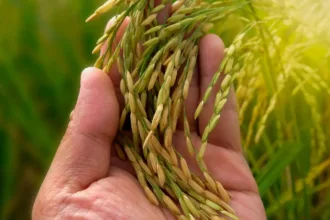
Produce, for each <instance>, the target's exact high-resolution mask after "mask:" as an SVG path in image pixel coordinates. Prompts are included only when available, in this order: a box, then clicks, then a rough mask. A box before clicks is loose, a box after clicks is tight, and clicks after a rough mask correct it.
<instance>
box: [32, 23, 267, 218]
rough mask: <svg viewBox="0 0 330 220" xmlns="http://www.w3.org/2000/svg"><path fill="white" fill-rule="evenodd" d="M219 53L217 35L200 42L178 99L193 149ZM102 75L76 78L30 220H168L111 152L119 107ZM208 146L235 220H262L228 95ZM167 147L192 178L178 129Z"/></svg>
mask: <svg viewBox="0 0 330 220" xmlns="http://www.w3.org/2000/svg"><path fill="white" fill-rule="evenodd" d="M123 28H124V27H123ZM118 37H120V33H119V35H118ZM223 53H224V45H223V43H222V41H221V40H220V39H219V38H218V37H217V36H215V35H207V36H205V37H204V38H202V40H201V41H200V50H199V61H198V68H197V70H196V72H195V74H194V76H193V79H192V83H191V87H190V90H189V96H188V98H187V100H186V106H187V110H188V112H187V117H188V119H189V124H190V129H191V132H192V139H193V142H194V145H195V146H200V142H201V139H200V134H201V133H202V131H203V130H204V128H205V126H206V124H207V122H208V120H209V117H210V115H211V113H212V111H213V104H214V100H215V95H216V93H215V92H214V93H213V94H212V95H211V97H210V99H209V102H208V103H207V104H206V105H205V107H204V110H203V112H202V113H201V115H200V117H199V119H198V120H197V121H195V120H194V119H193V114H194V111H195V109H196V107H197V105H198V103H199V100H200V97H202V95H203V94H204V92H205V90H206V88H207V86H208V85H209V82H210V81H211V79H212V76H213V74H214V73H215V72H216V70H217V68H218V66H219V65H220V62H221V60H222V58H223ZM109 75H110V77H109V76H108V75H107V74H105V73H104V72H103V71H101V70H98V69H95V68H88V69H86V70H85V71H84V72H83V73H82V77H81V88H80V93H79V97H78V101H77V104H76V107H75V110H74V114H73V116H72V118H71V121H70V123H69V126H68V129H67V132H66V134H65V136H64V138H63V140H62V142H61V144H60V146H59V148H58V150H57V153H56V155H55V158H54V160H53V163H52V165H51V167H50V169H49V171H48V174H47V176H46V178H45V180H44V182H43V184H42V186H41V189H40V191H39V194H38V196H37V199H36V201H35V204H34V208H33V219H34V220H38V219H71V218H73V219H136V220H139V219H159V220H161V219H175V218H174V216H172V215H171V214H170V213H169V212H168V211H167V210H165V209H162V208H160V207H157V206H154V205H152V204H151V203H150V202H149V201H148V199H147V198H146V197H145V195H144V192H143V190H142V189H141V188H140V186H139V184H138V182H137V180H136V178H135V177H134V175H132V170H131V167H130V165H129V164H128V163H125V162H123V161H121V160H119V159H118V158H117V156H116V155H115V154H114V152H112V149H113V139H114V137H115V135H116V133H117V128H118V120H119V111H120V109H121V108H122V105H123V100H122V98H121V95H120V88H119V84H120V83H119V82H120V81H119V80H120V76H119V73H118V71H117V70H116V68H112V70H111V72H110V74H109ZM215 90H216V89H215ZM208 140H209V144H208V147H207V151H206V153H205V157H204V160H205V164H206V165H207V167H208V169H209V171H210V173H211V174H212V175H213V176H214V178H215V179H216V180H218V181H219V182H221V183H222V184H223V186H224V187H225V188H226V189H227V190H228V191H229V193H230V195H231V197H232V200H231V206H232V207H233V209H234V210H235V211H236V213H237V215H238V217H239V218H240V219H244V220H245V219H247V220H248V219H251V220H252V219H253V220H259V219H260V220H263V219H266V215H265V212H264V207H263V204H262V202H261V199H260V196H259V193H258V188H257V185H256V183H255V180H254V178H253V176H252V173H251V171H250V169H249V167H248V164H247V163H246V161H245V159H244V157H243V155H242V149H241V143H240V132H239V122H238V114H237V106H236V101H235V94H234V90H233V89H232V90H231V92H230V95H229V98H228V102H227V103H226V105H225V107H224V109H223V112H222V114H221V119H220V122H219V124H218V125H217V127H216V128H215V129H214V131H213V132H212V133H211V134H210V136H209V139H208ZM173 142H174V146H177V147H178V151H179V152H180V153H181V154H182V155H183V156H184V157H185V158H186V160H187V162H188V164H189V166H190V168H191V169H192V170H193V171H194V172H196V173H197V174H198V169H197V164H196V162H195V159H194V158H191V157H190V156H189V154H188V152H187V150H186V147H185V136H184V132H183V126H182V124H181V123H179V124H178V129H177V131H176V133H175V135H174V137H173Z"/></svg>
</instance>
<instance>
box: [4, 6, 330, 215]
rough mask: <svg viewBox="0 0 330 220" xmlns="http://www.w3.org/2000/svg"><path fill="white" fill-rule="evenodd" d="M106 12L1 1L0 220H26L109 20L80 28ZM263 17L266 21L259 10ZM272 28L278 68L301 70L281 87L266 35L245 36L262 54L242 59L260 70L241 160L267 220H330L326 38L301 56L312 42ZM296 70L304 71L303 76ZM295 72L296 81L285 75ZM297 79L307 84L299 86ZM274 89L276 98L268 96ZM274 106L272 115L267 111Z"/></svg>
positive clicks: (247, 90)
mask: <svg viewBox="0 0 330 220" xmlns="http://www.w3.org/2000/svg"><path fill="white" fill-rule="evenodd" d="M102 2H103V1H102V0H93V1H84V2H83V3H82V2H80V1H63V0H58V1H51V2H50V1H42V0H0V164H1V166H0V167H1V187H0V213H1V216H0V218H1V219H28V218H30V217H29V216H30V212H31V207H32V204H33V200H34V197H35V195H36V193H37V190H38V188H39V186H40V183H41V181H42V179H43V177H44V174H45V172H46V171H47V168H48V166H49V163H50V161H51V158H52V156H53V154H54V152H55V150H56V147H57V145H58V144H59V141H60V138H61V136H62V135H63V132H64V130H65V128H66V124H67V122H68V119H69V114H70V112H71V110H72V108H73V107H74V103H75V99H76V96H77V92H78V86H79V76H80V72H81V70H82V69H83V68H85V67H87V66H89V65H92V64H93V61H94V60H95V57H94V56H92V55H91V53H90V51H91V50H92V49H93V47H94V45H95V41H96V40H97V39H98V37H99V36H100V34H101V31H102V30H103V28H104V26H105V23H106V20H107V19H108V17H107V16H103V17H102V18H100V19H99V20H97V21H96V22H92V23H89V24H86V23H85V22H84V21H85V19H86V18H87V17H88V15H90V14H91V12H92V11H93V10H94V9H95V8H97V6H99V5H100V4H101V3H102ZM291 2H294V1H293V0H291ZM259 14H260V16H265V13H264V12H263V11H262V10H260V11H259ZM241 23H242V20H239V19H237V18H235V17H229V18H228V19H226V21H224V23H222V24H221V25H220V26H216V28H215V30H216V32H217V33H219V34H220V35H221V36H222V37H223V39H224V40H225V42H226V44H227V45H228V44H229V43H230V42H231V40H232V38H233V33H236V32H237V30H239V29H240V28H241ZM266 25H269V26H270V24H266ZM276 25H277V26H276ZM281 25H282V26H281ZM293 26H294V25H293ZM271 27H272V28H274V27H276V28H275V29H276V30H277V31H278V32H276V33H273V32H272V33H273V34H276V35H278V36H277V37H279V38H281V39H282V41H281V43H279V44H277V45H278V48H279V50H281V51H283V54H282V55H283V59H284V63H283V65H282V68H283V67H284V68H286V69H287V68H289V66H290V65H291V64H292V63H295V64H297V65H296V67H297V68H296V69H289V70H288V71H287V72H288V73H289V75H288V76H287V78H285V77H286V75H285V74H284V75H283V77H284V78H285V79H286V80H287V82H288V83H287V84H286V85H285V86H284V87H283V88H282V87H281V84H280V82H281V77H282V76H281V75H280V74H279V73H278V72H280V71H279V67H278V65H276V64H275V63H271V62H269V60H268V61H267V58H264V57H265V55H264V54H263V53H264V51H265V49H266V52H267V53H268V52H269V51H268V50H270V52H269V54H270V55H269V58H271V59H273V58H274V57H275V58H274V60H276V54H275V53H274V52H273V53H272V52H271V50H272V49H274V48H268V47H267V45H263V42H261V41H258V39H260V37H258V36H260V35H262V31H261V32H259V33H258V32H256V33H254V35H253V34H252V36H250V38H249V42H250V43H251V44H250V45H260V48H254V49H251V48H250V49H249V46H247V47H246V48H245V49H247V50H251V51H252V55H251V56H252V58H256V57H257V58H258V60H251V62H249V63H248V64H244V65H243V67H245V70H249V68H256V67H258V66H259V64H260V69H251V75H249V74H246V73H243V74H242V77H241V78H239V80H238V84H239V85H241V86H238V90H239V91H238V100H239V104H240V106H241V112H240V114H241V115H240V116H241V121H242V136H243V137H242V139H243V146H244V149H245V153H246V155H247V158H248V160H249V163H250V165H251V168H252V170H253V173H254V175H255V176H256V179H257V182H258V184H259V187H260V191H261V194H262V197H263V201H264V203H265V206H266V210H267V214H268V216H269V219H323V220H328V219H330V190H329V186H330V181H329V175H330V171H329V170H330V160H329V152H330V150H329V136H330V133H329V128H328V126H330V113H329V102H330V99H329V93H328V91H329V90H327V89H328V88H327V85H329V84H330V83H329V82H330V80H329V75H330V74H329V66H330V65H329V63H330V62H329V60H330V58H329V53H328V52H329V51H330V49H329V45H330V44H329V42H330V38H328V37H329V36H330V35H324V34H323V35H322V33H321V36H325V39H321V40H320V41H319V42H317V43H315V42H313V45H312V46H311V47H308V48H305V49H304V50H303V49H301V48H298V49H300V52H299V50H297V43H296V41H297V38H298V39H299V42H302V44H303V43H304V42H308V43H309V42H310V41H309V40H307V39H305V38H304V37H305V36H304V37H303V38H301V37H299V34H296V32H297V33H298V32H299V31H300V32H301V30H300V29H299V30H298V28H297V27H296V26H294V27H295V28H293V29H292V26H290V28H288V27H287V26H285V27H284V25H283V24H278V23H276V24H272V26H271ZM327 27H329V25H328V26H327ZM309 30H310V31H312V30H311V29H309ZM324 30H325V28H324ZM293 33H294V34H293ZM255 36H257V38H254V37H255ZM256 39H257V40H256ZM266 41H267V39H266ZM268 42H269V44H271V43H270V42H271V40H269V39H268ZM291 44H294V48H295V49H292V48H291V49H292V51H290V47H289V46H290V45H291ZM263 46H264V48H263ZM278 48H277V49H278ZM284 51H285V53H284ZM297 51H298V52H299V53H298V54H299V59H298V56H296V54H297V53H296V52H297ZM274 54H275V55H274ZM293 58H297V60H290V59H293ZM300 63H307V64H308V66H299V68H301V69H299V68H298V64H300ZM308 68H311V69H308ZM272 69H273V71H274V72H276V73H274V74H276V75H274V77H273V78H274V79H268V78H267V75H265V74H261V73H265V72H266V74H270V75H271V70H272ZM277 71H278V72H277ZM294 71H297V74H296V75H295V74H291V72H292V73H294ZM299 71H302V72H304V71H305V73H306V74H305V75H301V76H300V75H299V74H300V73H301V72H299ZM313 71H317V72H313ZM253 73H260V74H259V75H260V77H259V75H253ZM308 73H312V74H314V75H313V77H312V76H310V75H308ZM277 76H281V77H279V78H278V79H276V77H277ZM307 76H308V77H309V78H308V77H307ZM271 78H272V77H271ZM251 79H255V81H253V82H252V83H255V84H251V81H252V80H251ZM272 80H273V83H275V84H277V85H278V87H279V88H280V89H278V90H277V91H278V92H274V91H273V92H272V91H268V90H267V89H265V88H266V86H264V85H265V84H267V83H269V82H270V83H272ZM251 85H252V86H251ZM308 85H310V86H308ZM302 88H303V89H302ZM315 88H316V89H315ZM246 94H250V95H251V96H252V98H249V97H246ZM274 97H275V98H274ZM272 98H273V99H272ZM274 99H275V100H276V104H275V103H273V104H274V105H275V106H276V107H274V108H269V105H270V104H271V103H272V102H271V100H274ZM274 102H275V101H274ZM254 106H257V107H258V108H257V107H254ZM265 115H267V118H266V119H264V118H265V117H264V116H265ZM260 136H261V137H262V138H260ZM260 139H261V140H260ZM320 149H321V150H320Z"/></svg>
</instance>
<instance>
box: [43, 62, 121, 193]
mask: <svg viewBox="0 0 330 220" xmlns="http://www.w3.org/2000/svg"><path fill="white" fill-rule="evenodd" d="M118 118H119V107H118V102H117V99H116V95H115V91H114V87H113V84H112V82H111V80H110V78H109V77H108V75H106V74H105V73H104V72H103V71H101V70H99V69H96V68H88V69H86V70H84V71H83V73H82V75H81V87H80V92H79V97H78V101H77V104H76V107H75V109H74V112H73V114H72V117H71V121H70V123H69V126H68V129H67V132H66V134H65V136H64V138H63V140H62V142H61V144H60V146H59V148H58V150H57V153H56V155H55V158H54V160H53V163H52V165H51V168H50V169H49V172H48V174H47V176H46V179H45V181H44V186H43V187H44V188H46V190H49V189H50V188H51V187H57V188H59V189H66V190H68V191H70V192H76V191H79V190H81V189H84V188H86V187H87V186H88V185H90V184H91V183H93V182H94V181H97V180H99V179H101V178H104V177H105V176H106V175H107V172H108V169H109V165H110V146H111V144H112V141H113V139H114V137H115V135H116V132H117V128H118ZM48 186H49V187H48Z"/></svg>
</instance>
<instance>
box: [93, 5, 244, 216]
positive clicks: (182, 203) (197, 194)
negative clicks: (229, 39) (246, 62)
mask: <svg viewBox="0 0 330 220" xmlns="http://www.w3.org/2000/svg"><path fill="white" fill-rule="evenodd" d="M119 3H120V4H123V5H125V7H124V8H123V11H122V12H121V13H120V14H119V15H117V16H116V19H114V22H113V24H112V26H111V28H109V29H108V30H107V31H106V33H105V34H103V35H102V36H101V37H100V38H99V39H98V41H97V44H96V47H95V48H94V50H93V53H94V54H96V53H98V52H99V51H100V49H101V48H102V47H103V45H108V48H107V52H106V53H105V54H102V55H100V56H99V58H98V59H97V61H96V63H95V65H96V66H98V67H103V68H104V70H105V71H107V72H109V70H110V68H111V70H112V67H113V66H114V64H116V66H115V67H116V68H113V69H115V70H116V71H118V73H119V74H120V77H121V78H120V79H119V81H118V82H120V84H119V85H120V92H121V94H122V96H123V98H124V101H125V106H124V108H123V110H122V113H121V116H120V123H119V132H118V135H117V137H116V140H117V139H118V144H117V145H115V148H116V150H117V152H118V155H119V156H120V157H121V158H122V159H126V158H127V159H128V160H129V161H130V162H131V164H132V166H133V167H134V170H135V173H136V177H137V179H138V181H139V184H140V185H141V187H142V189H143V190H144V192H145V195H146V197H147V198H148V199H149V200H150V202H151V203H152V204H154V205H157V206H163V207H164V208H167V209H168V210H169V211H170V212H171V213H172V214H173V215H174V216H176V217H177V218H178V219H186V220H187V219H188V220H194V219H202V220H204V219H221V217H220V215H219V211H222V215H225V216H227V217H230V218H232V217H233V216H234V217H235V214H234V212H233V210H232V209H231V207H230V206H229V205H228V204H227V203H228V202H229V195H228V194H227V193H226V191H225V189H224V188H223V187H222V185H221V184H220V183H218V182H216V180H214V179H213V177H212V176H211V175H210V173H209V172H208V171H207V168H206V165H205V163H204V161H203V157H204V154H205V151H206V149H207V145H208V144H207V139H208V136H209V134H210V133H211V131H212V130H213V129H214V128H215V127H216V125H217V123H218V122H219V119H220V112H221V110H222V109H223V107H224V105H225V103H226V101H227V95H228V92H229V90H228V88H229V87H230V86H231V85H232V83H233V80H234V79H235V78H236V75H235V74H236V73H235V71H236V70H237V69H238V68H237V65H236V64H235V63H234V59H233V57H234V56H235V54H236V52H237V48H239V47H238V44H239V43H241V42H242V37H241V38H240V39H236V40H235V41H234V43H233V45H232V46H230V47H229V49H228V50H227V54H228V55H229V57H228V58H227V59H226V60H225V64H223V65H221V66H220V67H219V70H218V71H217V72H216V73H215V76H214V78H213V79H212V81H211V84H210V86H209V87H208V88H207V90H206V92H205V94H204V96H203V97H202V99H201V103H200V104H199V105H198V108H197V109H196V113H195V118H196V119H197V117H198V116H199V115H200V114H201V112H202V110H203V107H204V106H205V103H207V101H208V99H209V97H210V96H211V94H212V91H213V89H214V87H215V85H216V84H217V83H218V79H219V76H220V72H223V71H225V72H226V71H227V72H226V77H225V78H224V80H223V81H222V84H221V86H220V91H219V92H218V95H217V97H216V103H215V105H214V109H215V110H214V114H213V115H212V116H211V118H210V122H209V124H208V126H206V128H205V131H204V133H203V137H202V138H201V140H202V143H201V144H202V145H201V148H200V149H199V151H197V150H196V149H195V146H194V143H193V140H192V134H191V132H190V127H189V126H190V125H189V122H188V118H187V115H186V109H185V108H186V106H185V105H184V103H185V100H186V99H187V98H188V94H189V88H190V84H191V81H192V78H193V74H194V70H195V69H196V65H197V58H198V48H199V47H198V44H199V39H200V38H201V37H202V36H203V35H204V34H205V33H206V32H207V30H208V29H210V28H212V22H210V20H212V19H214V18H216V17H218V16H219V13H214V12H215V11H216V10H217V7H218V8H220V7H222V6H215V5H214V4H209V3H206V2H204V1H202V0H198V1H186V0H179V1H175V2H174V3H172V2H170V1H167V0H165V1H162V3H161V4H159V5H157V6H154V2H149V1H140V0H126V1H119V0H109V1H107V2H106V3H104V4H103V5H102V6H101V7H99V8H98V9H97V10H96V11H95V13H94V14H93V15H92V16H91V17H90V18H88V21H90V20H92V19H93V18H95V17H97V16H98V15H99V14H102V13H105V12H107V11H109V10H111V9H112V8H113V7H115V6H117V5H119ZM167 4H171V10H172V13H171V14H170V15H168V17H167V18H166V19H165V20H167V23H165V24H159V23H158V21H157V16H158V13H159V12H161V11H162V10H163V9H164V8H165V7H166V5H167ZM219 10H220V9H219ZM205 13H206V14H205ZM126 17H130V23H129V24H128V26H127V28H126V29H125V30H124V32H123V35H122V37H121V39H119V40H118V39H117V38H118V36H117V34H118V30H119V28H120V26H121V25H122V24H123V22H124V20H125V18H126ZM235 43H236V44H235ZM109 74H112V73H109ZM181 116H182V118H183V123H184V136H183V143H184V144H185V145H187V149H188V151H189V153H190V154H191V155H195V154H196V155H195V156H196V160H197V162H198V163H197V164H198V166H199V168H200V170H201V171H202V173H203V176H204V178H205V180H202V179H201V177H198V176H197V175H195V174H194V173H192V171H191V168H190V167H189V166H188V163H187V160H186V158H184V157H183V156H182V155H180V153H179V152H177V150H176V148H175V146H174V144H176V143H175V142H174V135H175V132H176V131H177V123H178V122H179V121H180V120H181V119H180V117H181ZM127 123H128V124H127ZM124 124H125V126H124ZM126 124H127V127H128V129H129V131H130V132H131V134H129V135H127V133H126V132H125V131H124V129H125V128H126ZM124 127H125V128H124Z"/></svg>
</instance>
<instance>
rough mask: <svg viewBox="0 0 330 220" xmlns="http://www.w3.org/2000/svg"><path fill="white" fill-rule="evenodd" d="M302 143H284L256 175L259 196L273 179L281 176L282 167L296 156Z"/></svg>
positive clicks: (273, 181)
mask: <svg viewBox="0 0 330 220" xmlns="http://www.w3.org/2000/svg"><path fill="white" fill-rule="evenodd" d="M302 146H303V145H301V144H298V143H285V144H284V145H283V146H282V148H280V149H279V150H278V151H277V152H276V153H275V154H274V155H273V156H272V157H271V159H270V161H269V162H268V163H267V165H266V166H265V167H264V168H263V169H262V171H261V172H260V173H259V175H258V176H257V178H256V179H257V183H258V186H259V191H260V194H261V196H263V195H265V193H266V192H267V191H268V190H269V188H270V187H271V186H272V184H273V183H275V181H276V180H277V179H278V178H280V177H281V175H282V174H283V172H284V169H285V168H286V167H287V166H288V165H290V164H291V163H292V162H293V161H294V159H296V158H297V156H298V155H299V152H300V151H301V150H302V149H303V147H302Z"/></svg>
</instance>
